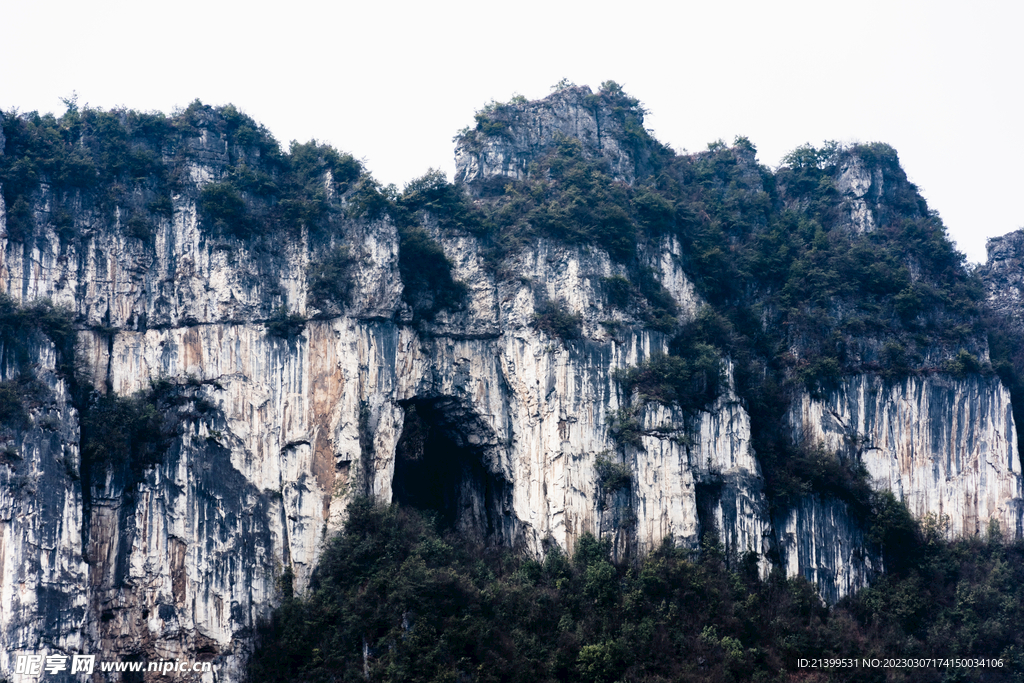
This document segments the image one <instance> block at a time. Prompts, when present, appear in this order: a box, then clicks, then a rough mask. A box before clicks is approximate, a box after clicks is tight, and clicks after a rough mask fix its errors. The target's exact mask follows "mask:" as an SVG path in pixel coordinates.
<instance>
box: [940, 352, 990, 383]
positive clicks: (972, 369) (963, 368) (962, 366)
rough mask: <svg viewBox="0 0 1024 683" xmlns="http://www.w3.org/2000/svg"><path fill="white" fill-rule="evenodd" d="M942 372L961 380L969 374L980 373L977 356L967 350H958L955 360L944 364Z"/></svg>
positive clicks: (979, 363)
mask: <svg viewBox="0 0 1024 683" xmlns="http://www.w3.org/2000/svg"><path fill="white" fill-rule="evenodd" d="M944 370H945V371H946V372H948V373H949V374H951V375H955V376H956V377H961V378H963V377H966V376H967V375H969V374H977V373H979V372H981V371H982V366H981V361H979V360H978V357H977V356H975V355H974V354H973V353H971V352H970V351H968V350H967V349H960V350H959V351H958V352H957V354H956V358H954V359H952V360H950V361H947V362H946V366H945V368H944Z"/></svg>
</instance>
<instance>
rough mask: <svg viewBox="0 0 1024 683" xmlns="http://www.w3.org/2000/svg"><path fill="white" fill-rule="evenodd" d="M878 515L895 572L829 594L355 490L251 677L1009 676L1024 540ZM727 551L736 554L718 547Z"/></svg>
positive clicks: (712, 556)
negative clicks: (528, 550)
mask: <svg viewBox="0 0 1024 683" xmlns="http://www.w3.org/2000/svg"><path fill="white" fill-rule="evenodd" d="M876 505H878V506H879V507H880V510H879V514H878V515H877V520H878V521H877V522H876V524H875V525H874V526H873V527H872V529H871V537H872V539H873V542H874V543H877V544H880V545H881V546H882V547H883V548H884V550H885V556H886V561H887V564H888V566H889V567H890V571H889V573H888V574H887V575H886V576H884V577H883V578H881V579H880V580H879V581H878V582H877V583H876V584H875V585H873V586H872V587H871V588H869V589H866V590H864V591H862V592H861V593H859V594H858V595H857V596H855V597H854V598H852V599H848V600H846V601H845V602H843V603H841V604H840V605H839V606H837V607H835V608H831V609H830V608H826V607H825V606H823V605H822V603H821V602H820V600H819V598H818V597H817V595H816V593H815V591H814V589H813V587H812V586H811V585H810V584H808V583H807V582H805V581H804V580H802V579H786V578H784V577H783V576H781V575H780V574H779V573H777V572H776V573H773V574H772V575H771V576H769V577H768V578H767V579H763V580H762V579H761V578H759V577H758V573H757V566H756V560H755V559H754V558H753V557H747V558H725V557H723V555H722V552H721V550H720V549H719V547H718V546H717V544H716V543H715V542H714V541H713V540H710V539H709V540H707V541H706V542H705V545H704V547H703V548H702V550H701V552H700V553H693V552H690V551H686V550H682V549H679V548H676V547H673V545H672V543H671V542H668V543H666V544H665V545H663V546H662V548H661V549H659V550H658V551H656V552H654V553H653V554H651V555H650V556H649V557H647V558H644V559H643V560H642V562H640V563H638V564H635V565H623V566H616V565H614V564H612V563H611V562H610V560H609V547H608V545H607V544H606V543H602V542H599V541H597V540H595V539H594V538H593V537H591V536H587V535H585V536H583V537H582V538H581V539H580V540H579V541H578V543H577V545H576V548H575V549H574V551H573V553H572V555H571V556H567V555H565V554H564V553H562V552H560V551H559V550H558V548H557V547H555V546H552V547H551V548H550V549H549V551H548V553H547V555H546V557H545V558H544V560H543V561H540V562H537V561H533V560H529V559H523V558H522V557H521V556H519V555H516V554H514V553H513V552H511V551H510V550H508V549H494V548H481V547H478V546H475V545H474V544H473V543H472V542H470V541H468V540H467V539H464V538H461V537H459V536H457V535H454V534H452V533H451V532H443V531H439V530H438V529H437V528H436V527H435V525H434V523H433V522H432V520H431V519H430V518H424V517H423V516H421V514H420V513H417V512H415V511H413V510H409V509H401V508H398V507H383V506H375V505H373V504H372V503H370V502H368V501H366V500H359V501H356V502H355V503H353V504H352V506H351V507H350V509H349V518H348V522H347V525H346V528H345V533H344V534H342V535H340V536H338V537H337V538H335V539H334V541H333V542H332V543H331V544H330V545H329V547H328V549H327V550H326V552H325V553H324V556H323V559H322V560H321V562H320V565H319V569H318V570H317V574H316V577H315V578H314V580H313V583H312V585H311V586H310V588H309V590H308V591H306V592H305V593H304V594H302V595H296V594H295V592H294V590H293V587H292V576H291V574H290V572H289V571H286V572H285V573H284V575H283V577H282V582H281V583H282V586H281V588H282V591H283V596H284V599H283V603H282V606H281V608H280V609H279V610H278V611H277V613H276V614H275V616H274V619H273V621H272V623H271V624H269V625H268V626H267V628H266V629H265V631H264V632H263V635H262V638H263V645H262V647H261V648H260V649H259V650H258V652H257V653H256V655H255V657H254V658H253V660H252V663H251V667H250V676H251V680H253V681H268V682H269V681H285V680H289V681H290V680H295V679H297V678H300V679H302V680H307V681H353V682H355V681H365V680H370V681H396V682H397V681H402V682H413V681H424V682H427V681H475V682H480V683H483V682H485V681H503V682H504V681H524V682H527V681H529V682H530V683H533V682H540V681H581V682H583V681H585V682H587V683H590V682H594V683H612V682H613V681H624V682H625V681H647V682H651V683H653V682H656V681H665V682H667V681H673V682H678V681H690V680H693V681H698V680H699V681H747V680H760V681H774V680H790V679H795V678H800V679H808V680H837V681H862V680H886V678H888V679H890V680H915V681H940V680H1016V679H1015V676H1019V674H1020V671H1021V670H1022V668H1021V667H1022V665H1024V545H1022V544H1021V543H1016V544H1013V545H1004V544H1003V543H1001V542H1000V539H999V535H998V533H994V534H991V535H990V540H989V541H988V542H985V543H983V542H981V541H978V540H976V539H972V540H964V541H960V542H957V543H953V544H949V543H946V542H944V541H942V540H941V529H940V528H939V525H938V524H936V523H934V522H932V523H930V525H928V526H926V528H925V529H923V530H922V529H921V528H919V527H918V526H917V525H916V524H915V523H914V522H913V521H912V520H911V519H910V517H909V515H908V514H907V513H906V509H905V508H903V507H902V505H900V504H899V503H896V501H895V500H894V499H892V498H891V497H887V498H886V497H883V498H880V499H879V500H878V501H876ZM728 559H731V560H732V561H731V562H727V561H726V560H728ZM939 656H941V657H972V658H974V657H988V658H1001V659H1002V661H1003V667H1002V668H987V669H959V670H954V669H952V668H950V669H936V668H930V667H929V668H924V669H902V670H898V669H888V670H880V669H874V670H864V669H836V670H833V671H828V672H826V671H821V670H818V671H809V670H807V669H801V668H799V667H798V661H797V660H798V659H799V658H807V659H815V658H854V657H856V658H858V659H860V658H881V659H884V658H887V657H939Z"/></svg>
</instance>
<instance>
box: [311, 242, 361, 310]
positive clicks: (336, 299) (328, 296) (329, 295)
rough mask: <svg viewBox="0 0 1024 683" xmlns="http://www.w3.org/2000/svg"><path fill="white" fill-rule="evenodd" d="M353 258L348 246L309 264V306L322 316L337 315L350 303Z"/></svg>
mask: <svg viewBox="0 0 1024 683" xmlns="http://www.w3.org/2000/svg"><path fill="white" fill-rule="evenodd" d="M352 267H353V263H352V256H351V255H350V254H349V249H348V247H347V246H344V245H341V246H337V247H334V248H333V249H332V250H331V251H330V252H328V253H327V254H326V255H325V256H324V257H323V258H321V259H319V260H317V261H314V262H312V263H310V264H309V267H308V269H307V271H306V281H307V283H308V286H309V304H310V305H311V306H315V307H316V308H319V309H320V310H321V311H322V313H321V314H320V315H337V314H339V313H341V311H342V309H344V308H345V306H346V305H348V303H349V296H350V295H351V292H352Z"/></svg>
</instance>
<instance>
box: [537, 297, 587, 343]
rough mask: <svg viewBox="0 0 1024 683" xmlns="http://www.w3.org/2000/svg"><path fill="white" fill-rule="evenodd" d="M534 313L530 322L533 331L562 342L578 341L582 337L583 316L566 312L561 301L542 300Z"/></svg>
mask: <svg viewBox="0 0 1024 683" xmlns="http://www.w3.org/2000/svg"><path fill="white" fill-rule="evenodd" d="M536 311H537V313H536V315H534V316H533V320H532V321H531V322H530V324H531V325H533V327H534V329H537V330H540V331H541V332H545V333H547V334H548V335H549V336H551V337H558V338H559V339H561V340H563V341H572V340H574V339H579V338H580V337H581V336H582V335H583V316H582V315H581V314H579V313H570V312H569V311H567V310H566V309H565V305H564V304H562V302H561V301H555V300H552V299H543V300H541V301H539V302H538V303H537V308H536Z"/></svg>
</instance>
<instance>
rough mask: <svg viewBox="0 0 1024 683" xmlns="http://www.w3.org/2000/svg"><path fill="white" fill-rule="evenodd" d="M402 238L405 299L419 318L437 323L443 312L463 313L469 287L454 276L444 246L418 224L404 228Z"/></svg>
mask: <svg viewBox="0 0 1024 683" xmlns="http://www.w3.org/2000/svg"><path fill="white" fill-rule="evenodd" d="M398 235H399V261H398V269H399V271H400V272H401V274H402V284H403V285H404V286H405V289H404V290H403V294H402V296H403V297H404V298H405V300H406V302H408V303H409V305H410V306H411V307H412V309H413V312H414V313H415V315H416V316H417V317H419V318H422V319H424V320H433V319H434V316H435V315H437V313H438V312H439V311H441V310H443V309H447V310H453V311H457V310H460V309H461V308H462V307H463V306H464V305H465V300H466V295H467V294H468V288H467V287H466V285H465V283H462V282H458V281H456V280H455V279H454V278H453V277H452V264H451V261H449V260H448V257H447V256H445V254H444V250H443V249H442V248H441V245H440V244H438V243H437V242H436V241H435V240H434V239H432V238H431V237H430V235H429V233H427V231H426V230H425V229H423V228H422V227H420V226H418V225H400V226H399V232H398Z"/></svg>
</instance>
